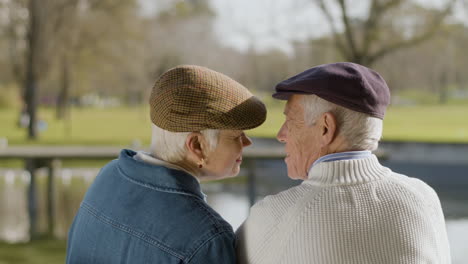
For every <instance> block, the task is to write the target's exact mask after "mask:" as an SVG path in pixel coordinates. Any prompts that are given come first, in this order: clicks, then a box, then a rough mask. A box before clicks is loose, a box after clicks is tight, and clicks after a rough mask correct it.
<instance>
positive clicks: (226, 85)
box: [149, 65, 266, 132]
mask: <svg viewBox="0 0 468 264" xmlns="http://www.w3.org/2000/svg"><path fill="white" fill-rule="evenodd" d="M149 103H150V106H151V108H150V115H151V121H152V122H153V123H154V124H155V125H156V126H158V127H160V128H162V129H165V130H168V131H172V132H193V131H201V130H204V129H235V130H245V129H251V128H255V127H257V126H259V125H261V124H262V123H263V122H264V121H265V119H266V108H265V105H264V104H263V103H262V102H261V101H260V100H259V99H258V98H256V97H255V96H253V95H252V93H250V92H249V90H247V88H245V87H244V86H242V85H241V84H239V83H238V82H236V81H234V80H232V79H231V78H229V77H227V76H226V75H224V74H221V73H219V72H216V71H213V70H210V69H208V68H205V67H200V66H193V65H182V66H178V67H175V68H173V69H170V70H169V71H167V72H165V73H164V74H163V75H162V76H161V77H160V78H159V79H158V80H157V81H156V84H155V85H154V87H153V90H152V92H151V96H150V102H149Z"/></svg>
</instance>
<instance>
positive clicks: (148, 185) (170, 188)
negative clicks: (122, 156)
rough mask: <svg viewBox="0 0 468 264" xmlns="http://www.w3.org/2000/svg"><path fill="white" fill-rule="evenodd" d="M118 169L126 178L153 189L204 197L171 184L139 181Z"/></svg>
mask: <svg viewBox="0 0 468 264" xmlns="http://www.w3.org/2000/svg"><path fill="white" fill-rule="evenodd" d="M117 169H118V170H119V172H120V173H119V174H120V175H122V177H123V178H124V179H125V180H127V181H130V182H132V183H134V184H137V185H140V186H143V187H145V188H148V189H151V190H154V191H162V192H167V193H177V194H182V195H188V196H193V197H196V198H198V199H200V200H202V198H201V197H200V196H198V195H197V194H194V193H192V192H188V191H185V190H181V189H177V188H174V187H169V186H164V185H162V186H163V187H161V186H156V185H152V184H149V183H145V182H141V181H137V180H135V179H132V178H131V177H129V176H128V175H127V174H125V172H124V171H123V170H122V169H121V168H120V167H119V166H118V167H117Z"/></svg>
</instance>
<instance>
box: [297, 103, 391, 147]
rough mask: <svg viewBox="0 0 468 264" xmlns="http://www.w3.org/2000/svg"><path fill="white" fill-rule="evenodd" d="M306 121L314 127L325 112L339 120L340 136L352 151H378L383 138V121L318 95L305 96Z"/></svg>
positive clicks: (303, 104)
mask: <svg viewBox="0 0 468 264" xmlns="http://www.w3.org/2000/svg"><path fill="white" fill-rule="evenodd" d="M301 103H302V106H303V107H304V121H305V122H306V124H307V125H309V126H311V125H313V124H314V123H315V122H316V120H317V118H319V116H320V115H321V114H323V113H325V112H330V113H332V114H333V115H334V116H335V118H336V120H337V128H338V135H341V136H343V137H344V139H345V140H346V142H347V143H348V147H349V149H350V150H370V151H373V150H376V149H377V147H378V144H379V140H380V138H381V137H382V129H383V121H382V120H381V119H379V118H376V117H372V116H370V115H367V114H364V113H360V112H356V111H353V110H350V109H348V108H345V107H342V106H339V105H336V104H334V103H331V102H329V101H326V100H324V99H322V98H320V97H318V96H316V95H304V96H303V98H302V100H301Z"/></svg>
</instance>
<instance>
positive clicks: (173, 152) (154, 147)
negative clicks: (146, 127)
mask: <svg viewBox="0 0 468 264" xmlns="http://www.w3.org/2000/svg"><path fill="white" fill-rule="evenodd" d="M151 127H152V137H151V147H150V151H151V154H152V155H154V156H155V157H157V158H159V159H162V160H164V161H167V162H170V163H174V162H178V161H181V160H182V159H183V158H184V156H185V153H186V152H187V148H186V147H185V141H186V139H187V136H188V135H189V134H190V133H191V132H171V131H167V130H164V129H162V128H160V127H158V126H156V125H154V124H151ZM200 133H201V134H202V135H203V136H204V137H205V139H206V141H207V142H208V147H209V149H208V151H211V150H213V149H215V148H216V145H217V144H218V135H219V130H216V129H206V130H202V131H200Z"/></svg>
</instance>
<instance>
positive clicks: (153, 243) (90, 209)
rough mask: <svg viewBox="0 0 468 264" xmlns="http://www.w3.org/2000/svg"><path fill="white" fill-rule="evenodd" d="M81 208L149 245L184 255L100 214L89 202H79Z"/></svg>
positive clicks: (180, 256)
mask: <svg viewBox="0 0 468 264" xmlns="http://www.w3.org/2000/svg"><path fill="white" fill-rule="evenodd" d="M81 208H83V209H85V210H86V211H87V212H88V213H90V214H91V215H92V216H94V217H95V218H96V219H97V220H99V221H101V222H102V223H104V224H107V225H110V226H112V227H114V228H117V229H119V230H121V231H123V232H125V233H127V234H129V235H131V236H134V237H136V238H138V239H140V240H142V241H144V242H146V243H148V244H150V245H151V246H154V247H156V248H158V249H160V250H162V251H164V252H166V253H168V254H170V255H172V256H174V257H176V258H178V259H180V260H183V259H184V258H185V257H184V256H183V255H181V254H179V253H177V252H175V251H174V250H172V249H171V248H170V247H169V246H168V245H165V244H164V243H162V242H161V241H158V240H157V239H155V238H153V237H151V236H149V235H147V234H145V233H143V232H140V231H137V230H134V229H132V228H130V227H128V226H125V225H123V224H120V223H118V222H116V221H114V220H112V219H111V218H109V217H108V216H106V215H104V214H102V213H98V212H97V210H96V209H94V208H93V206H91V205H90V204H88V203H86V202H82V203H81Z"/></svg>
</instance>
